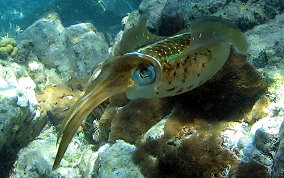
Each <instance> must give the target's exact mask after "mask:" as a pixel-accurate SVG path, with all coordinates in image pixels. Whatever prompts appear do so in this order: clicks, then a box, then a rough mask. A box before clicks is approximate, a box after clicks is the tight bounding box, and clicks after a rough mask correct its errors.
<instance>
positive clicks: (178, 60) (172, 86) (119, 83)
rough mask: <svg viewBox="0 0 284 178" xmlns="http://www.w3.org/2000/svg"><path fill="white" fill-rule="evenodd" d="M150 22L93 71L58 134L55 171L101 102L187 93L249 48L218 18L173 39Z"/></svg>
mask: <svg viewBox="0 0 284 178" xmlns="http://www.w3.org/2000/svg"><path fill="white" fill-rule="evenodd" d="M146 22H147V19H146V18H143V17H141V18H140V20H139V21H138V24H137V25H136V26H134V27H133V28H130V29H129V30H127V31H125V33H124V35H123V37H122V39H121V41H120V43H119V44H118V45H117V46H118V47H117V48H116V49H115V55H114V56H113V57H111V58H109V59H108V60H106V61H105V62H104V63H103V64H102V65H101V66H100V67H99V68H98V70H97V72H94V74H93V76H92V77H91V79H90V81H89V83H88V86H87V89H86V91H85V94H84V95H83V96H82V97H81V98H79V99H78V100H77V102H76V103H75V105H74V106H73V107H72V108H71V109H70V110H69V112H68V113H67V115H66V117H65V118H64V120H63V122H62V125H61V128H60V130H59V133H58V139H57V143H59V142H60V144H59V148H58V152H57V155H56V158H55V161H54V164H53V170H54V169H56V168H57V167H58V166H59V164H60V161H61V159H62V158H63V156H64V153H65V151H66V149H67V147H68V145H69V143H70V142H71V140H72V138H73V136H74V134H75V133H76V131H77V130H78V128H79V127H80V125H81V123H82V121H83V120H84V119H85V118H86V117H87V116H88V115H89V114H90V113H91V112H92V110H94V109H95V108H96V107H97V106H98V105H99V104H100V103H102V102H103V101H105V100H107V99H108V98H110V97H111V96H113V95H115V94H118V93H122V92H125V93H126V96H127V97H128V99H131V100H134V99H138V98H146V99H147V98H162V97H168V96H174V95H178V94H181V93H184V92H188V91H190V90H192V89H194V88H196V87H198V86H200V85H202V84H203V83H205V82H206V81H207V80H209V79H210V78H211V77H212V76H214V75H215V74H216V73H217V72H218V71H219V70H220V69H221V68H222V66H223V65H224V64H225V62H226V60H227V59H228V57H229V54H230V51H231V49H232V48H234V49H235V50H236V51H237V52H239V53H246V50H247V48H248V43H247V40H246V38H245V36H244V35H243V33H242V32H241V31H240V30H239V29H238V28H236V27H235V26H234V25H232V24H231V23H229V22H228V21H226V20H224V19H220V18H217V17H206V18H202V19H200V20H198V21H196V22H194V23H192V24H191V26H190V28H189V29H187V30H183V31H181V32H179V33H177V34H176V35H174V36H171V37H161V36H157V35H154V34H152V33H150V32H149V31H148V30H147V28H146Z"/></svg>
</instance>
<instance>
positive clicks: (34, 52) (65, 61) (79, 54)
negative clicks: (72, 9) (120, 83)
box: [17, 15, 108, 82]
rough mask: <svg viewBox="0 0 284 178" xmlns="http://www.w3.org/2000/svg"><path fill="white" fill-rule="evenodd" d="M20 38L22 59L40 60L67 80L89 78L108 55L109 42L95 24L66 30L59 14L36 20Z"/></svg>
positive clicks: (75, 26)
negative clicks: (98, 31) (97, 30)
mask: <svg viewBox="0 0 284 178" xmlns="http://www.w3.org/2000/svg"><path fill="white" fill-rule="evenodd" d="M34 34H37V35H34ZM17 41H18V46H19V48H20V50H19V54H18V57H17V60H18V61H20V62H30V61H40V62H41V63H43V64H44V65H45V67H47V68H48V69H54V70H55V71H56V72H57V73H58V74H59V75H60V76H61V77H62V80H63V81H65V82H66V81H68V80H70V79H71V78H72V77H74V76H77V77H79V78H88V77H89V76H90V75H91V71H92V69H93V67H94V66H95V65H97V64H98V63H100V62H102V61H104V60H105V59H106V58H107V57H108V55H107V54H108V53H107V51H108V44H107V42H106V41H105V39H104V38H103V36H102V35H101V34H99V33H97V32H96V30H95V28H94V27H93V26H92V25H91V24H80V25H74V26H71V27H69V28H67V29H65V28H64V27H63V25H62V24H61V21H60V20H59V19H58V18H57V16H56V15H50V16H48V17H47V18H43V19H40V20H38V21H36V22H35V23H34V24H33V25H31V26H30V27H29V28H27V29H26V30H25V31H24V32H23V33H22V34H20V35H19V36H18V38H17Z"/></svg>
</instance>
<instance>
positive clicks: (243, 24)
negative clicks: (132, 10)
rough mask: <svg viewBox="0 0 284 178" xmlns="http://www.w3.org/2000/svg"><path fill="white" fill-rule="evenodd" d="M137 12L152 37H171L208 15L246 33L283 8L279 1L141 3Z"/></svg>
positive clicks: (154, 0) (162, 0)
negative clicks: (145, 18)
mask: <svg viewBox="0 0 284 178" xmlns="http://www.w3.org/2000/svg"><path fill="white" fill-rule="evenodd" d="M139 10H140V11H141V12H142V13H146V14H149V15H150V22H149V25H150V27H151V28H152V30H153V31H154V32H155V33H157V34H162V35H172V34H173V33H174V32H177V31H179V30H180V29H181V28H182V27H183V26H184V24H187V25H189V24H190V23H191V22H192V20H195V19H196V18H198V17H202V16H209V15H213V16H220V17H223V18H227V19H230V21H231V22H233V23H234V24H235V25H237V26H238V27H239V28H240V29H241V30H244V31H246V30H248V29H252V28H253V27H254V26H256V25H259V24H263V23H266V22H267V21H268V20H269V19H273V18H274V17H275V16H276V15H277V14H280V13H282V12H283V11H284V5H283V3H282V1H281V0H272V1H266V0H261V1H255V0H246V1H242V0H210V1H199V0H173V1H169V0H144V1H142V3H141V4H140V6H139Z"/></svg>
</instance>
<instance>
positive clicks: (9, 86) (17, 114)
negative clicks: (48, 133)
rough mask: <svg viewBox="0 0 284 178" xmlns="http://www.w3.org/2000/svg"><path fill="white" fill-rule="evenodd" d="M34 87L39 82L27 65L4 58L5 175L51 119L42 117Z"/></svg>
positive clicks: (0, 119)
mask: <svg viewBox="0 0 284 178" xmlns="http://www.w3.org/2000/svg"><path fill="white" fill-rule="evenodd" d="M34 89H35V83H34V82H33V81H32V79H31V78H30V77H29V76H28V74H27V71H26V70H25V68H24V67H22V66H20V65H18V64H16V63H10V62H4V61H0V108H1V109H0V157H1V159H0V165H1V167H0V174H1V175H3V176H4V175H6V174H5V171H7V170H9V166H11V164H12V163H13V160H14V159H15V156H16V155H15V154H17V152H18V151H19V149H21V148H22V147H24V146H26V144H28V143H29V142H30V141H32V140H33V139H35V137H36V136H37V135H38V134H39V133H40V131H41V129H42V128H43V127H44V125H45V124H46V122H47V120H46V118H45V117H40V112H39V109H38V102H37V100H36V98H35V91H34ZM5 169H6V170H5ZM6 173H7V172H6Z"/></svg>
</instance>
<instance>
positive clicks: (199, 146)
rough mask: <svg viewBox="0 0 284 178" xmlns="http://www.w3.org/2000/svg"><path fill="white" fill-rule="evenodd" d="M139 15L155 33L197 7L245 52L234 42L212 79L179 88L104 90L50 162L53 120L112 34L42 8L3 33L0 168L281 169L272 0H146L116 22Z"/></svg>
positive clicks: (19, 172)
mask: <svg viewBox="0 0 284 178" xmlns="http://www.w3.org/2000/svg"><path fill="white" fill-rule="evenodd" d="M140 14H148V15H149V21H148V26H149V30H150V31H152V32H154V33H156V34H160V35H173V34H174V33H176V32H177V31H179V30H181V29H183V28H186V27H188V26H190V23H191V22H192V20H194V19H196V18H198V17H200V16H204V15H215V16H221V17H224V18H227V19H229V20H230V21H232V22H233V23H234V24H235V25H237V26H238V27H240V28H241V30H242V31H244V33H245V36H246V37H247V40H248V43H249V49H248V52H247V54H246V55H238V54H236V53H233V52H232V54H231V55H230V58H229V60H228V62H227V63H226V64H225V66H224V67H223V69H222V70H221V71H220V72H219V73H218V74H217V75H216V76H215V77H214V78H212V79H211V80H209V81H208V82H207V83H205V84H204V85H202V86H201V87H199V88H197V89H195V90H193V91H190V92H188V93H185V94H182V95H177V96H173V97H168V98H162V99H147V100H146V99H138V100H134V101H129V100H128V99H126V97H125V95H124V94H119V95H116V96H113V97H112V98H110V99H109V100H108V101H106V102H104V103H102V104H101V105H100V106H99V107H98V108H96V109H95V110H94V111H93V112H92V114H91V115H90V116H89V117H88V118H87V119H86V121H85V122H84V123H83V124H82V126H81V127H80V129H79V131H78V132H77V134H76V135H75V137H74V138H73V140H72V142H71V144H70V145H69V147H68V149H67V151H66V154H65V155H64V158H63V160H62V161H61V164H60V167H59V168H58V169H56V170H54V171H53V170H52V164H53V161H54V158H55V155H56V152H57V146H56V137H57V132H58V128H59V126H60V123H61V121H62V119H63V118H64V116H65V114H66V113H67V111H68V109H69V108H70V107H71V106H72V104H74V102H75V101H76V99H78V98H79V97H80V96H82V94H83V93H84V89H85V86H86V84H87V81H88V79H89V77H90V76H91V74H92V71H93V69H94V67H95V66H97V65H98V64H99V63H101V62H103V61H104V60H106V59H107V58H108V57H109V56H111V55H112V44H113V43H112V42H110V41H109V39H106V37H105V34H104V33H103V32H99V31H98V30H97V29H96V27H95V26H94V25H93V24H91V23H79V24H75V25H71V26H68V27H65V26H64V25H62V21H61V19H60V16H58V15H57V14H47V15H46V16H45V17H43V18H41V19H39V20H37V21H35V22H34V23H33V24H32V25H31V26H29V27H28V28H27V29H26V30H24V31H23V32H22V33H20V34H19V35H17V37H16V38H15V39H9V38H6V39H3V40H1V41H0V58H1V60H0V105H1V107H0V108H1V110H0V112H1V114H0V173H1V174H0V175H1V177H2V176H3V177H13V178H14V177H15V178H25V177H26V178H37V177H52V178H63V177H76V178H77V177H84V178H85V177H86V178H87V177H101V178H108V177H109V178H114V177H116V178H121V177H131V178H132V177H181V178H182V177H240V178H241V177H275V178H281V177H283V176H284V122H283V120H284V47H283V44H284V36H283V33H284V4H283V3H281V0H271V1H264V0H263V1H262V0H260V1H253V0H246V1H243V0H235V1H231V0H227V1H223V0H210V1H194V0H191V1H189V0H181V1H178V0H173V1H167V0H144V1H142V3H141V4H140V6H139V9H138V10H137V11H134V12H132V13H131V14H130V15H128V16H127V17H126V18H124V19H123V24H124V29H127V28H130V27H131V26H132V25H133V23H134V22H135V20H136V19H137V18H138V16H140ZM122 34H123V31H121V32H120V33H119V34H118V35H117V38H116V39H113V41H115V42H114V44H115V45H117V44H118V43H117V41H119V37H120V36H121V35H122Z"/></svg>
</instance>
